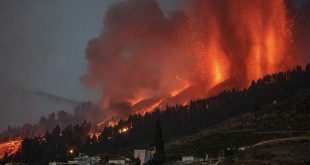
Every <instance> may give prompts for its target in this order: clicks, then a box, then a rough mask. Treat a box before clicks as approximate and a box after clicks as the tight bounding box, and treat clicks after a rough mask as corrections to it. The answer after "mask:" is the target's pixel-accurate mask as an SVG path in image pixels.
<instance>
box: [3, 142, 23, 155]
mask: <svg viewBox="0 0 310 165" xmlns="http://www.w3.org/2000/svg"><path fill="white" fill-rule="evenodd" d="M21 145H22V140H21V139H16V140H11V141H7V142H3V143H0V159H2V158H3V157H4V155H5V153H6V154H7V156H12V155H14V154H15V153H16V152H17V151H18V150H19V149H20V147H21Z"/></svg>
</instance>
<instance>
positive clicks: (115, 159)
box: [108, 156, 127, 165]
mask: <svg viewBox="0 0 310 165" xmlns="http://www.w3.org/2000/svg"><path fill="white" fill-rule="evenodd" d="M126 160H127V159H126V157H123V156H112V157H110V159H109V161H108V163H109V164H115V165H125V164H126Z"/></svg>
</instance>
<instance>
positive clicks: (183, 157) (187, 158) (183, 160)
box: [182, 156, 195, 162]
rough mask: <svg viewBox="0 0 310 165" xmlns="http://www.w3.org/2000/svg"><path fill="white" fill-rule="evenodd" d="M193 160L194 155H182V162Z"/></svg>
mask: <svg viewBox="0 0 310 165" xmlns="http://www.w3.org/2000/svg"><path fill="white" fill-rule="evenodd" d="M194 160H195V157H194V156H182V162H193V161H194Z"/></svg>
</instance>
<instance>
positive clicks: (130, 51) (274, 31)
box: [83, 0, 305, 115]
mask: <svg viewBox="0 0 310 165" xmlns="http://www.w3.org/2000/svg"><path fill="white" fill-rule="evenodd" d="M183 3H184V4H182V5H181V6H184V7H183V8H182V9H179V10H177V11H175V12H172V13H170V15H169V16H165V15H164V13H163V11H161V9H160V8H159V6H158V4H157V2H156V1H155V0H143V1H141V0H127V1H121V2H118V3H115V4H114V5H112V6H111V7H110V8H109V10H108V11H107V13H106V16H105V18H104V30H103V31H102V34H101V36H100V37H98V38H95V39H93V40H91V41H90V42H89V45H88V48H87V50H86V57H87V60H88V73H87V75H85V76H84V77H83V81H84V82H85V84H86V85H87V86H88V87H95V86H96V87H99V88H100V89H101V93H102V102H101V106H102V107H103V108H104V109H105V110H106V112H107V113H108V114H109V115H119V114H123V115H124V114H127V113H130V112H132V111H133V110H134V107H139V106H137V104H143V103H144V104H146V103H145V102H146V101H143V100H147V102H152V103H151V104H147V105H148V106H151V107H152V108H154V107H155V106H158V105H163V104H169V103H173V104H174V103H179V104H182V103H183V101H184V100H187V101H188V100H190V99H195V98H197V97H204V96H207V95H208V92H210V89H211V88H212V87H214V86H217V88H218V87H219V84H225V85H224V86H225V88H229V87H234V86H241V87H246V86H247V85H248V84H249V83H250V82H251V81H252V80H255V79H257V78H260V77H261V76H263V75H265V74H270V73H274V72H277V71H282V70H286V69H289V68H290V67H292V66H294V65H296V64H303V63H304V59H305V57H304V55H303V54H302V53H300V54H290V53H289V52H290V49H291V47H290V46H291V45H292V42H293V41H292V34H291V33H292V27H293V23H294V21H293V20H292V19H291V18H290V17H289V15H288V11H287V8H286V3H285V2H284V1H283V0H276V1H261V0H252V1H248V0H238V1H230V0H217V1H213V0H189V1H184V2H183ZM211 91H212V90H211ZM213 91H214V90H213ZM150 100H151V101H150ZM144 110H145V109H144Z"/></svg>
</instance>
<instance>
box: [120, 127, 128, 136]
mask: <svg viewBox="0 0 310 165" xmlns="http://www.w3.org/2000/svg"><path fill="white" fill-rule="evenodd" d="M128 130H129V128H128V127H124V128H121V129H119V130H118V132H119V133H120V134H122V133H125V132H127V131H128Z"/></svg>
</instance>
